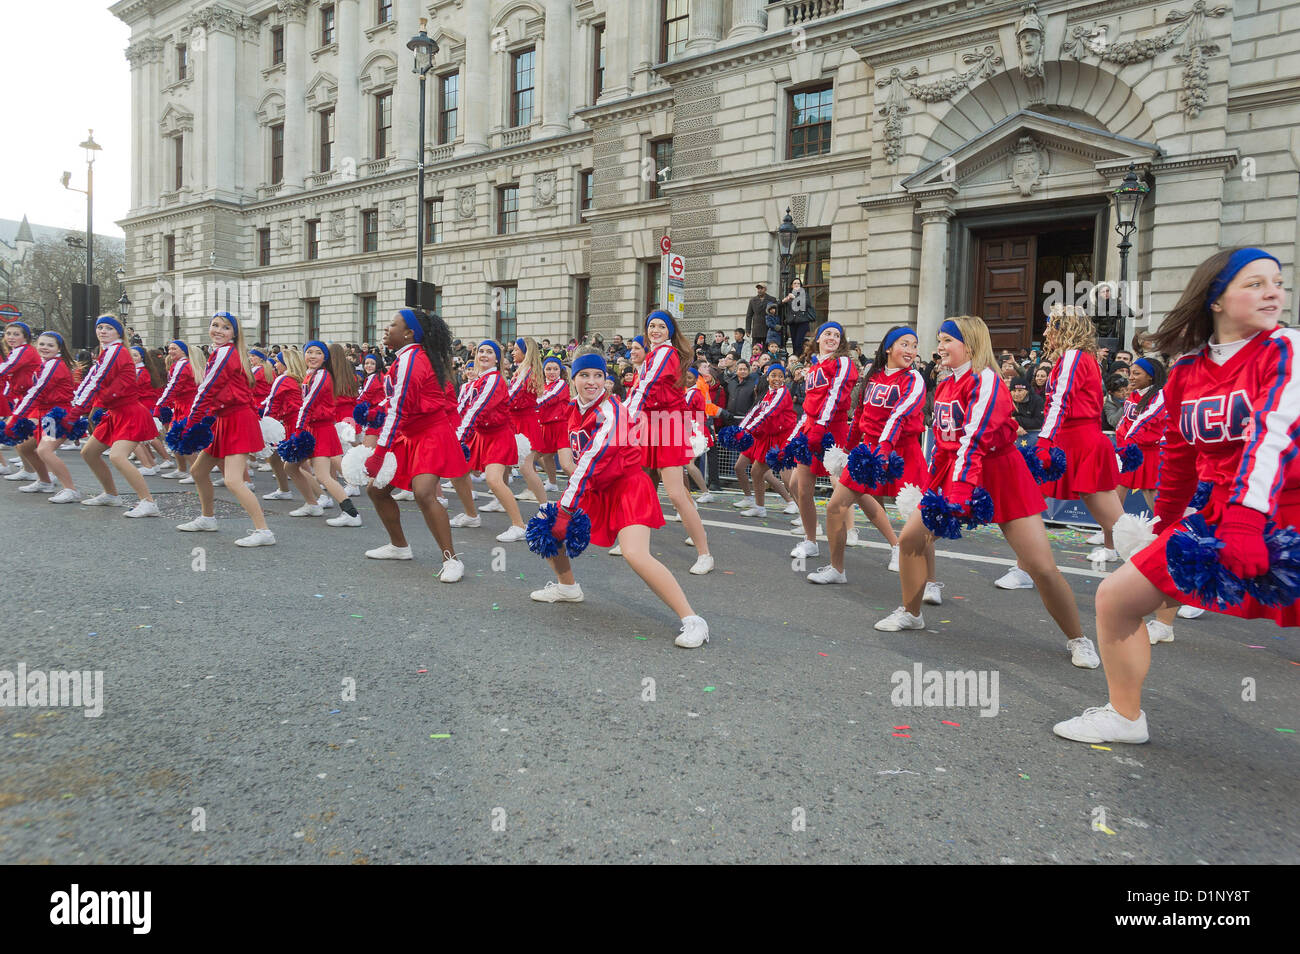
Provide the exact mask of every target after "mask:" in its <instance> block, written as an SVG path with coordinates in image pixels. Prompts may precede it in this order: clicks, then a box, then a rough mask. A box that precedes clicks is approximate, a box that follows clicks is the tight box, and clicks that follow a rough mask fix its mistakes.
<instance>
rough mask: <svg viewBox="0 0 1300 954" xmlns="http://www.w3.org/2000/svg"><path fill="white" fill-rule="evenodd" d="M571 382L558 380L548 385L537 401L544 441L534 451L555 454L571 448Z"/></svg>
mask: <svg viewBox="0 0 1300 954" xmlns="http://www.w3.org/2000/svg"><path fill="white" fill-rule="evenodd" d="M572 401H573V398H572V397H570V396H569V382H568V381H566V380H564V378H556V379H555V381H554V383H552V384H548V385H547V386H546V390H545V391H543V392H542V396H541V397H539V398H538V399H537V415H538V417H539V418H540V419H541V424H542V440H541V443H540V444H535V445H534V446H533V450H535V451H537V452H538V453H541V454H554V453H555V452H556V451H558V450H563V449H564V448H566V447H568V446H569V405H570V404H571V403H572Z"/></svg>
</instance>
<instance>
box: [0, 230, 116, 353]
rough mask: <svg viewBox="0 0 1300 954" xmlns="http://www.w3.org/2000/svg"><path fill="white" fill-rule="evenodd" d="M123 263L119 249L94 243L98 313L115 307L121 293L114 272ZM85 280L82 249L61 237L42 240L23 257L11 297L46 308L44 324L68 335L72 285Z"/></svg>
mask: <svg viewBox="0 0 1300 954" xmlns="http://www.w3.org/2000/svg"><path fill="white" fill-rule="evenodd" d="M70 234H75V233H70ZM123 264H124V255H123V252H122V251H121V250H120V249H118V248H116V247H115V246H114V245H111V244H108V243H102V242H97V243H96V245H95V282H96V284H98V285H99V307H100V311H101V312H110V311H114V312H115V311H116V310H117V306H116V304H115V303H116V301H117V298H118V296H119V295H120V294H121V292H119V291H118V281H117V275H116V274H115V273H116V271H117V269H118V268H119V267H120V266H122V265H123ZM85 280H86V250H85V248H77V247H75V246H72V245H69V244H68V243H67V242H65V241H63V240H62V239H57V240H56V239H45V240H43V241H40V242H37V243H36V244H35V245H33V246H32V247H31V249H29V250H28V252H27V255H26V257H25V258H24V259H23V264H22V267H21V268H19V269H18V272H17V280H16V282H15V284H14V296H13V297H15V298H21V299H26V300H28V301H32V302H35V303H36V304H37V305H38V306H39V307H40V308H43V309H44V310H45V316H46V317H45V323H46V325H47V327H49V328H51V329H52V330H54V331H57V332H59V333H60V334H63V335H68V334H69V333H70V332H71V330H72V317H73V316H72V286H73V283H75V282H82V281H85ZM32 317H33V318H35V317H36V316H35V315H33V316H32Z"/></svg>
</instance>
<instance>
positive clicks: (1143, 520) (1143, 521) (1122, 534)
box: [1111, 513, 1156, 560]
mask: <svg viewBox="0 0 1300 954" xmlns="http://www.w3.org/2000/svg"><path fill="white" fill-rule="evenodd" d="M1155 525H1156V518H1155V517H1152V516H1151V515H1150V514H1143V515H1141V516H1134V515H1133V514H1131V513H1124V514H1120V518H1119V519H1118V520H1116V521H1115V526H1114V527H1113V528H1112V529H1111V533H1112V534H1113V535H1114V537H1115V552H1116V553H1118V554H1119V558H1120V559H1121V560H1131V559H1132V558H1133V554H1135V553H1137V552H1138V551H1139V550H1141V549H1144V548H1145V547H1146V546H1148V545H1149V544H1150V543H1151V542H1152V541H1153V540H1155V538H1156V534H1155V531H1154V530H1153V529H1152V528H1153V527H1155Z"/></svg>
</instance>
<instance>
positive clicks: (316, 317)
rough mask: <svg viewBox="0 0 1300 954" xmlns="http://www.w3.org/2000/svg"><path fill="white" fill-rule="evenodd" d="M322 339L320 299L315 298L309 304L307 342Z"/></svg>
mask: <svg viewBox="0 0 1300 954" xmlns="http://www.w3.org/2000/svg"><path fill="white" fill-rule="evenodd" d="M319 339H320V299H319V298H313V299H311V300H309V301H308V302H307V340H308V341H317V340H319Z"/></svg>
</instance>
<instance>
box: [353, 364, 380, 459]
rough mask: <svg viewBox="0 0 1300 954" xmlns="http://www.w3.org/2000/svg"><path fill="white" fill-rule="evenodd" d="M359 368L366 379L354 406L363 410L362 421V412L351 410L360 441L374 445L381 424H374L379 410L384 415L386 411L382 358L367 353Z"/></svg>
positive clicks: (377, 439)
mask: <svg viewBox="0 0 1300 954" xmlns="http://www.w3.org/2000/svg"><path fill="white" fill-rule="evenodd" d="M361 368H362V370H363V371H365V374H366V379H365V381H364V383H363V384H362V385H361V393H360V394H358V395H357V403H356V407H358V408H362V409H363V411H364V418H365V419H364V421H363V420H362V416H363V415H362V413H360V412H357V411H356V410H355V409H354V411H353V419H354V420H355V421H356V423H357V427H358V429H359V431H360V432H361V443H363V444H365V445H366V447H374V446H375V444H377V443H378V442H379V432H380V430H381V429H382V425H380V424H375V423H374V422H375V421H377V420H379V415H380V412H383V413H384V414H385V415H386V414H387V413H388V409H387V406H386V405H385V404H384V402H385V400H386V398H387V395H386V394H385V392H384V381H385V379H386V376H385V374H384V370H385V369H384V359H383V358H381V357H380V356H379V355H377V354H368V355H366V356H365V358H364V360H362V362H361Z"/></svg>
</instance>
